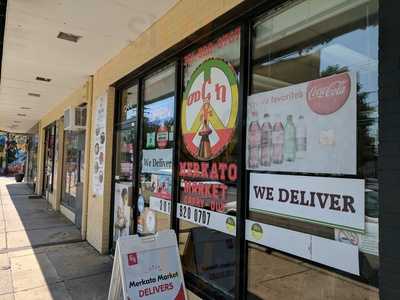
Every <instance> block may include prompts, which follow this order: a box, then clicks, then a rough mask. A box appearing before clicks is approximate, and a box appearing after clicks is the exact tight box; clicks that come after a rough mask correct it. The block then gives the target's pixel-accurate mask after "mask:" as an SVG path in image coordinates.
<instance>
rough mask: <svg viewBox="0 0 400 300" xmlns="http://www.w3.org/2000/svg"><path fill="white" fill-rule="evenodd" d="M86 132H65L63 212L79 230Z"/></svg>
mask: <svg viewBox="0 0 400 300" xmlns="http://www.w3.org/2000/svg"><path fill="white" fill-rule="evenodd" d="M85 134H86V131H85V130H65V131H64V151H63V154H64V155H63V167H62V189H61V207H60V209H61V212H62V213H63V214H64V215H65V216H66V217H67V218H68V219H70V220H71V221H72V222H73V223H75V225H76V226H77V227H78V228H81V225H82V201H83V185H84V174H85V172H84V166H85V159H84V158H85Z"/></svg>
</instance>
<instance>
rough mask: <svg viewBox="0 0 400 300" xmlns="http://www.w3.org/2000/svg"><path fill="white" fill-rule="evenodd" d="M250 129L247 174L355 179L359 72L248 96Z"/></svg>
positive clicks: (247, 146) (248, 130) (248, 125)
mask: <svg viewBox="0 0 400 300" xmlns="http://www.w3.org/2000/svg"><path fill="white" fill-rule="evenodd" d="M246 129H247V134H246V136H247V143H246V163H247V169H249V170H265V171H282V172H305V173H329V174H351V175H355V174H356V167H357V153H356V151H357V146H356V145H357V144H356V142H357V141H356V139H357V79H356V73H354V72H344V73H340V74H336V75H332V76H328V77H324V78H320V79H317V80H312V81H308V82H304V83H301V84H295V85H290V86H288V87H284V88H280V89H275V90H273V91H268V92H263V93H258V94H255V95H252V96H250V97H249V98H248V106H247V127H246Z"/></svg>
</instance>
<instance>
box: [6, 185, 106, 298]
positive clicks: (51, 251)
mask: <svg viewBox="0 0 400 300" xmlns="http://www.w3.org/2000/svg"><path fill="white" fill-rule="evenodd" d="M31 194H32V191H31V190H30V188H29V187H28V185H27V184H24V183H13V180H12V179H9V178H0V200H1V205H2V211H1V212H2V214H1V217H2V219H1V222H2V223H0V224H3V225H2V229H3V230H2V231H3V233H2V234H1V235H2V236H3V241H4V243H2V244H3V245H2V247H1V250H0V263H1V266H0V280H3V279H6V281H7V280H8V281H9V282H10V283H11V284H10V285H9V287H8V288H5V289H4V290H3V288H1V287H0V295H1V294H10V295H14V298H15V299H40V300H45V299H107V293H108V286H109V281H110V277H111V269H112V260H111V258H110V257H109V256H104V255H100V254H99V253H98V252H97V251H96V250H95V249H94V248H92V247H91V246H90V245H89V244H88V243H87V242H83V241H81V235H80V231H79V230H78V229H77V228H76V227H75V225H74V224H72V223H71V222H70V221H69V220H68V219H67V218H65V217H64V216H63V215H61V214H60V213H59V212H55V211H53V210H52V209H51V207H50V205H49V204H48V202H47V201H46V200H45V199H42V198H36V199H30V198H29V195H31ZM1 255H2V256H3V257H4V258H5V259H1ZM0 298H1V296H0ZM1 299H3V298H1ZM10 299H13V298H12V297H11V298H10Z"/></svg>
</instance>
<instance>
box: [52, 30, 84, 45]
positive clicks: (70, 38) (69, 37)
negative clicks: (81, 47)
mask: <svg viewBox="0 0 400 300" xmlns="http://www.w3.org/2000/svg"><path fill="white" fill-rule="evenodd" d="M57 38H58V39H61V40H66V41H69V42H74V43H77V42H78V40H79V39H80V38H81V36H80V35H75V34H72V33H66V32H62V31H60V32H59V33H58V35H57Z"/></svg>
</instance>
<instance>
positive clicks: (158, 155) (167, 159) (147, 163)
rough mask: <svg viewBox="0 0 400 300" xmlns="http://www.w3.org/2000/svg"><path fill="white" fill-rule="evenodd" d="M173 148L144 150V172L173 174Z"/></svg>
mask: <svg viewBox="0 0 400 300" xmlns="http://www.w3.org/2000/svg"><path fill="white" fill-rule="evenodd" d="M171 170H172V148H170V149H151V150H143V158H142V172H143V173H153V174H171Z"/></svg>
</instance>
